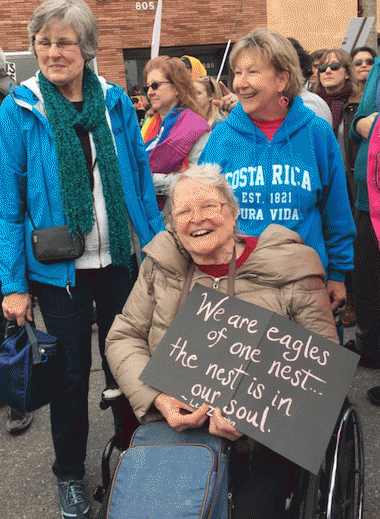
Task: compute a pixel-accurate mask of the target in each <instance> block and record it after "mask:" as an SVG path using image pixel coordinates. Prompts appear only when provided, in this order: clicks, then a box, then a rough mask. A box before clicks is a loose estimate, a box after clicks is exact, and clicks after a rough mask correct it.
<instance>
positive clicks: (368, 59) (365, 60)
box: [354, 58, 375, 67]
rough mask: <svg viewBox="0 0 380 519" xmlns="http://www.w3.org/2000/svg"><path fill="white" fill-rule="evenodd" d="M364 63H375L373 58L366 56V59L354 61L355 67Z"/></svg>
mask: <svg viewBox="0 0 380 519" xmlns="http://www.w3.org/2000/svg"><path fill="white" fill-rule="evenodd" d="M363 63H365V64H366V65H373V64H374V63H375V59H374V58H367V59H356V60H355V61H354V65H355V67H360V65H363Z"/></svg>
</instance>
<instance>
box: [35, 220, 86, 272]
mask: <svg viewBox="0 0 380 519" xmlns="http://www.w3.org/2000/svg"><path fill="white" fill-rule="evenodd" d="M32 223H33V222H32ZM32 249H33V255H34V257H35V258H36V260H38V261H40V262H41V263H44V264H45V265H49V264H51V263H59V262H61V261H72V260H75V259H77V258H80V257H81V256H82V255H83V253H84V238H83V236H82V235H80V234H75V235H74V234H71V233H70V232H69V229H68V227H67V225H59V226H57V227H46V228H45V229H36V228H35V229H34V231H32Z"/></svg>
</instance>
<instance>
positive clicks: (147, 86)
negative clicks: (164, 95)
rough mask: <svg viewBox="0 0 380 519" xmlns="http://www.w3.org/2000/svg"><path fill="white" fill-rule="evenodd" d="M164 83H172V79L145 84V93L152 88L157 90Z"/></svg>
mask: <svg viewBox="0 0 380 519" xmlns="http://www.w3.org/2000/svg"><path fill="white" fill-rule="evenodd" d="M163 83H171V81H153V83H151V84H150V85H146V86H144V90H145V93H146V94H147V93H148V90H149V89H150V88H151V89H152V90H157V89H158V88H159V87H160V85H162V84H163Z"/></svg>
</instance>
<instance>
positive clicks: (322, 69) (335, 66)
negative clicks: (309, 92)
mask: <svg viewBox="0 0 380 519" xmlns="http://www.w3.org/2000/svg"><path fill="white" fill-rule="evenodd" d="M329 67H330V69H331V70H339V69H340V68H341V67H343V63H341V62H340V61H333V62H332V63H329V64H328V65H318V70H319V72H320V73H321V74H323V72H326V70H327V69H328V68H329Z"/></svg>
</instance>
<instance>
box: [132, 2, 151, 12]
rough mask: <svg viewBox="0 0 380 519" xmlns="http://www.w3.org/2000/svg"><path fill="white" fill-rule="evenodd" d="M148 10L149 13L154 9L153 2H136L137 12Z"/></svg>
mask: <svg viewBox="0 0 380 519" xmlns="http://www.w3.org/2000/svg"><path fill="white" fill-rule="evenodd" d="M148 9H150V10H151V11H152V10H153V9H154V2H136V10H137V11H147V10H148Z"/></svg>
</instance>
